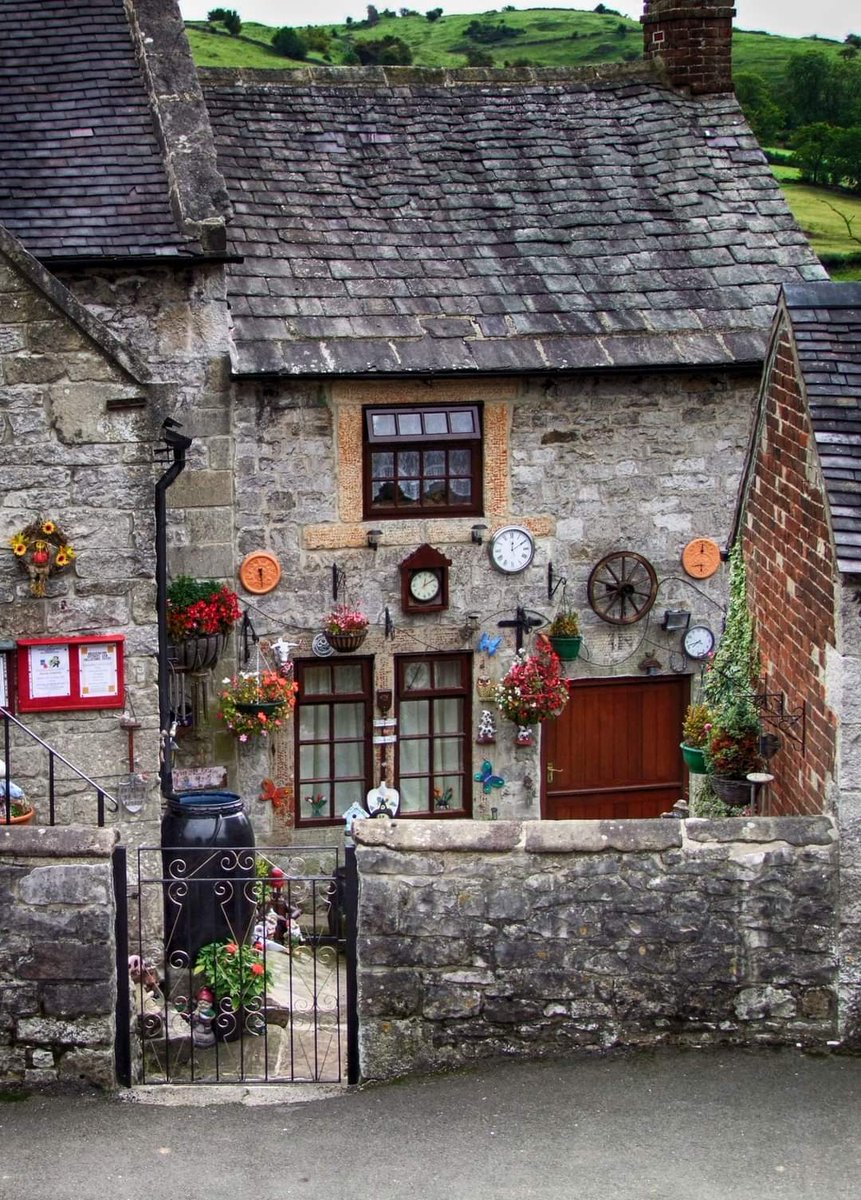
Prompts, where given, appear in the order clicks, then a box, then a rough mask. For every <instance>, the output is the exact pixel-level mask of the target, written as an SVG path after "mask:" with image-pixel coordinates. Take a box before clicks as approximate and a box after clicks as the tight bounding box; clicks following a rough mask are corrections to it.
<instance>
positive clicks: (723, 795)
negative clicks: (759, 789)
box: [709, 775, 753, 808]
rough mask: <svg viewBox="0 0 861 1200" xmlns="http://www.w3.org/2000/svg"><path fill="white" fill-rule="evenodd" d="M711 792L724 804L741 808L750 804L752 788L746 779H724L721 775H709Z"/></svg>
mask: <svg viewBox="0 0 861 1200" xmlns="http://www.w3.org/2000/svg"><path fill="white" fill-rule="evenodd" d="M709 783H710V784H711V785H712V791H713V792H714V794H715V795H716V796H717V798H718V799H719V800H723V802H724V804H731V805H733V807H734V808H743V807H745V805H748V804H750V797H751V793H752V791H753V787H752V785H751V784H750V782H749V781H748V780H747V779H726V778H725V777H724V776H722V775H709Z"/></svg>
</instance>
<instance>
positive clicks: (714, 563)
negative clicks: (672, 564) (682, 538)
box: [682, 538, 720, 579]
mask: <svg viewBox="0 0 861 1200" xmlns="http://www.w3.org/2000/svg"><path fill="white" fill-rule="evenodd" d="M682 566H683V567H684V569H685V571H686V572H687V574H688V575H691V576H692V577H693V578H694V579H708V578H709V576H711V575H714V573H715V571H716V570H717V569H718V567H719V566H720V546H719V545H718V544H717V542H715V541H713V540H712V539H711V538H694V540H693V541H692V542H688V544H687V546H685V548H684V550H683V551H682Z"/></svg>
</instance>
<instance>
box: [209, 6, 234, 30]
mask: <svg viewBox="0 0 861 1200" xmlns="http://www.w3.org/2000/svg"><path fill="white" fill-rule="evenodd" d="M206 19H207V21H211V22H212V23H213V24H214V25H223V26H224V28H225V29H226V30H227V32H228V33H229V34H230V35H231V36H232V37H238V35H239V33H240V31H241V29H242V20H241V18H240V16H239V13H238V12H237V11H236V9H234V8H212V9H210V10H209V12H208V13H207V14H206Z"/></svg>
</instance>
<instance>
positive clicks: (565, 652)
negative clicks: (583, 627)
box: [547, 608, 583, 662]
mask: <svg viewBox="0 0 861 1200" xmlns="http://www.w3.org/2000/svg"><path fill="white" fill-rule="evenodd" d="M547 636H548V637H549V638H550V645H551V646H552V647H553V649H554V651H555V653H556V654H558V655H559V657H560V658H561V660H562V661H563V662H573V661H574V659H575V658H577V656H578V655H579V654H580V646H581V644H582V641H583V638H582V637H581V636H580V618H579V617H578V615H577V613H576V612H574V610H573V609H570V608H561V609H560V610H559V612H558V613H557V614H556V616H555V617H554V618H553V620H552V621H551V622H550V627H549V629H548V630H547Z"/></svg>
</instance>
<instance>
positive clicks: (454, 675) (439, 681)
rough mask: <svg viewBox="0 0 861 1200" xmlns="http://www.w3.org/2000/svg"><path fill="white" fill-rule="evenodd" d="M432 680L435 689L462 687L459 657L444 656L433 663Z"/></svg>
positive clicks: (461, 670) (461, 669)
mask: <svg viewBox="0 0 861 1200" xmlns="http://www.w3.org/2000/svg"><path fill="white" fill-rule="evenodd" d="M433 682H434V687H435V688H436V689H437V691H442V689H443V688H462V687H463V667H462V664H461V661H460V659H456V658H444V659H441V660H440V661H439V662H435V663H434V665H433Z"/></svg>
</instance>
